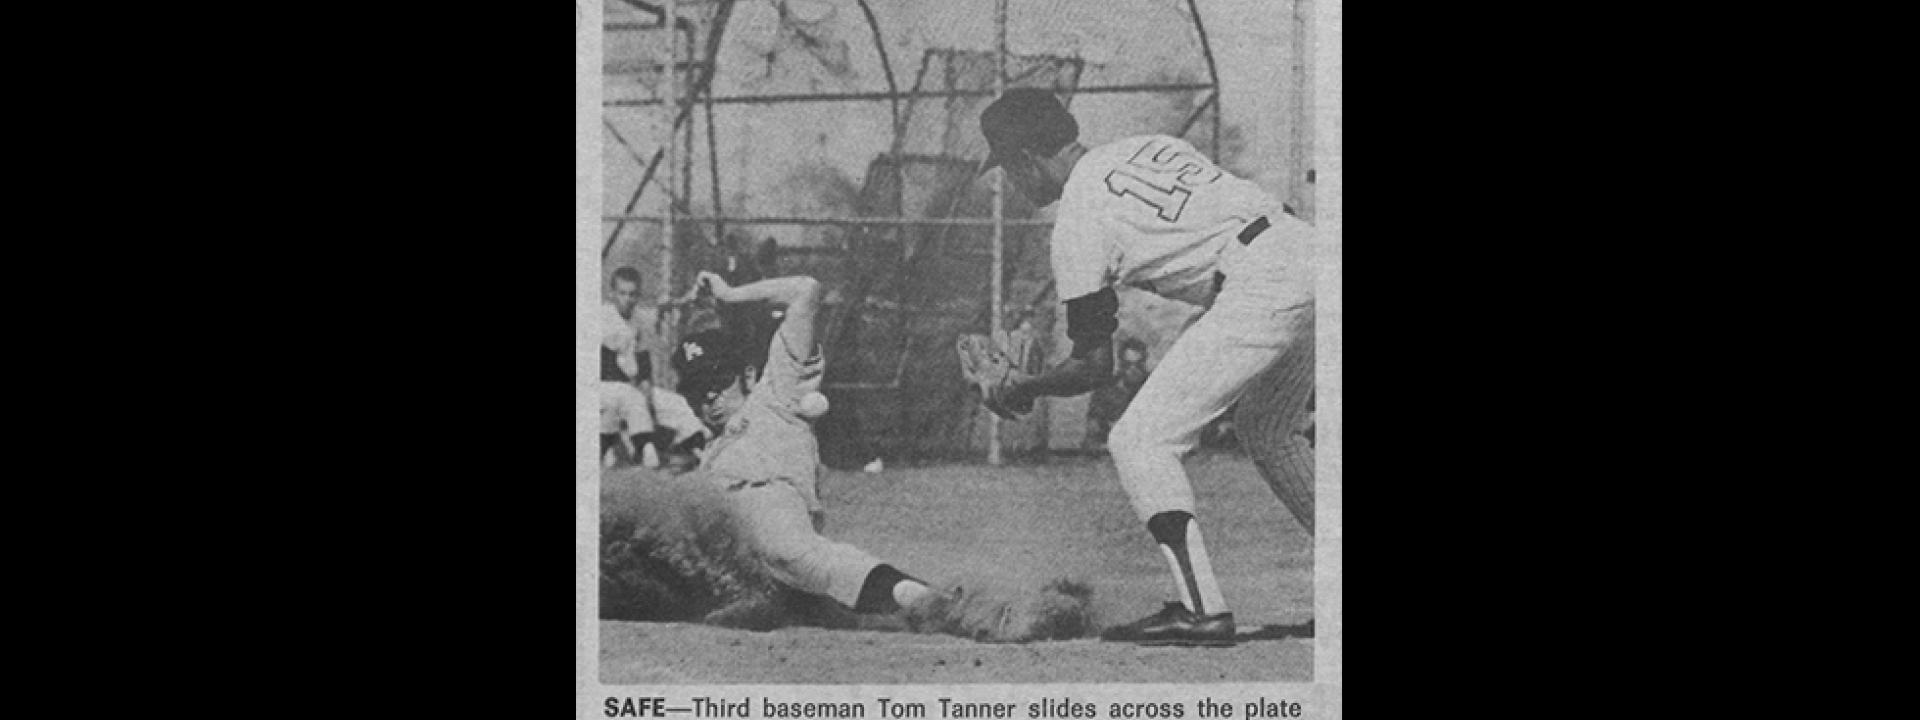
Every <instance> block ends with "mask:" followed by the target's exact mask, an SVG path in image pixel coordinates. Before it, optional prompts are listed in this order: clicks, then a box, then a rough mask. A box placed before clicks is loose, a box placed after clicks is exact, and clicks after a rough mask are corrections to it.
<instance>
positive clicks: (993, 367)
mask: <svg viewBox="0 0 1920 720" xmlns="http://www.w3.org/2000/svg"><path fill="white" fill-rule="evenodd" d="M955 349H956V350H958V351H959V353H960V374H961V375H962V376H964V377H966V379H967V382H969V383H972V384H973V386H974V387H975V388H978V389H979V390H980V404H982V405H985V406H986V408H987V409H988V410H990V411H992V412H993V414H995V415H999V416H1000V417H1002V418H1004V419H1007V420H1016V419H1019V417H1020V416H1021V415H1024V414H1026V413H1028V412H1031V411H1032V410H1033V395H1032V394H1031V393H1029V392H1027V391H1025V390H1024V389H1023V387H1024V383H1025V382H1026V380H1027V379H1028V375H1027V374H1026V373H1024V372H1021V371H1020V370H1019V369H1018V368H1016V367H1015V366H1014V364H1013V360H1012V359H1011V358H1009V357H1007V353H1006V352H1005V351H1004V350H1002V349H1001V348H1000V347H999V346H998V345H997V344H995V343H994V342H993V341H992V340H990V339H988V338H987V336H985V335H961V336H960V340H959V342H958V343H956V347H955Z"/></svg>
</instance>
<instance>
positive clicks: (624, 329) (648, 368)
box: [600, 267, 659, 467]
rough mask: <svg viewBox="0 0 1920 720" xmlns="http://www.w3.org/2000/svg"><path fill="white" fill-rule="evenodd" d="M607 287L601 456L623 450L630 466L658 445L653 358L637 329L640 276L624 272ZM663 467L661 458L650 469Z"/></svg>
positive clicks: (618, 272)
mask: <svg viewBox="0 0 1920 720" xmlns="http://www.w3.org/2000/svg"><path fill="white" fill-rule="evenodd" d="M607 285H608V288H607V289H608V291H609V292H608V296H609V297H608V300H609V301H608V302H605V303H601V305H600V326H601V335H600V455H601V457H602V458H605V457H606V455H607V452H608V451H609V450H615V449H618V450H620V451H622V452H623V453H624V456H625V457H626V458H627V461H629V462H631V461H635V460H640V459H641V458H643V457H644V455H645V453H643V451H642V449H643V448H645V447H647V446H649V445H650V444H651V443H652V442H653V437H654V417H653V416H654V408H653V355H652V353H648V352H646V351H645V350H643V349H642V348H643V347H644V345H643V344H642V342H641V337H640V332H639V330H638V329H636V328H635V327H634V326H633V311H634V308H636V307H638V306H639V304H640V271H638V270H635V269H633V268H631V267H622V268H620V269H618V270H615V271H614V272H613V278H612V279H610V280H609V281H608V282H607ZM656 452H657V451H656ZM616 464H617V461H616ZM658 464H659V462H658V460H657V458H656V459H655V460H654V461H653V462H651V463H648V466H649V467H653V466H657V465H658Z"/></svg>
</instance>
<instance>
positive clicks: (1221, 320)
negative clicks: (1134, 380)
mask: <svg viewBox="0 0 1920 720" xmlns="http://www.w3.org/2000/svg"><path fill="white" fill-rule="evenodd" d="M1275 219H1276V223H1275V224H1274V225H1273V227H1271V228H1270V229H1268V230H1267V231H1265V232H1263V233H1261V234H1260V235H1259V236H1257V237H1255V238H1253V239H1252V241H1250V242H1249V243H1247V244H1246V245H1244V246H1241V245H1239V244H1238V243H1235V244H1233V245H1232V246H1231V247H1229V248H1228V251H1227V253H1226V254H1225V255H1223V256H1222V258H1221V265H1220V267H1221V272H1222V274H1224V275H1226V282H1225V284H1224V286H1222V288H1221V290H1220V292H1219V294H1218V295H1216V296H1215V298H1214V302H1213V305H1212V307H1210V308H1209V309H1208V310H1207V311H1206V312H1205V313H1204V314H1202V315H1201V316H1200V318H1199V319H1198V320H1196V321H1195V322H1194V323H1193V324H1192V325H1191V326H1189V327H1188V328H1187V330H1186V332H1184V333H1182V334H1181V336H1180V338H1179V339H1178V340H1176V341H1174V344H1173V347H1172V348H1170V349H1169V350H1168V351H1167V354H1166V356H1165V357H1164V358H1162V359H1161V360H1160V363H1159V364H1158V365H1157V366H1155V367H1154V369H1153V373H1152V375H1150V376H1148V377H1147V382H1146V384H1145V385H1143V386H1142V387H1141V388H1140V393H1139V394H1138V395H1136V396H1135V397H1134V399H1133V402H1132V403H1131V404H1130V405H1129V406H1128V407H1127V410H1126V412H1125V413H1124V414H1123V415H1121V417H1120V421H1119V422H1118V423H1115V424H1114V426H1113V431H1112V433H1111V434H1110V435H1109V436H1108V443H1107V445H1108V447H1109V448H1110V449H1111V452H1112V455H1113V460H1114V466H1115V469H1116V470H1117V471H1118V474H1119V476H1120V483H1121V485H1122V486H1123V487H1124V488H1125V489H1126V492H1127V496H1128V497H1129V498H1130V499H1131V500H1132V501H1133V508H1134V511H1135V512H1136V513H1138V514H1139V516H1140V519H1141V520H1142V521H1144V520H1147V519H1149V518H1151V517H1153V516H1154V515H1156V514H1158V513H1162V512H1167V511H1172V510H1184V511H1187V512H1189V513H1191V512H1193V510H1194V497H1193V486H1192V484H1191V483H1190V482H1189V481H1188V479H1187V474H1186V470H1185V468H1183V467H1182V466H1181V458H1182V457H1183V456H1185V455H1186V453H1187V452H1189V451H1191V450H1193V448H1194V447H1195V445H1197V444H1198V442H1199V439H1200V433H1201V432H1202V431H1203V430H1204V429H1205V428H1206V427H1207V425H1208V424H1209V423H1211V422H1213V420H1214V419H1216V418H1218V417H1220V415H1221V414H1222V413H1225V412H1226V411H1227V409H1228V408H1230V407H1232V406H1233V404H1234V402H1235V401H1237V400H1239V399H1240V398H1241V396H1242V395H1243V394H1245V393H1246V392H1247V390H1248V388H1249V387H1251V386H1252V385H1253V384H1254V383H1255V382H1259V383H1262V384H1268V383H1273V384H1274V385H1269V386H1268V387H1266V388H1264V389H1265V390H1271V391H1272V392H1263V393H1261V395H1262V396H1263V397H1262V398H1261V399H1262V401H1263V402H1265V403H1266V404H1267V405H1268V406H1269V407H1263V408H1261V409H1260V411H1261V412H1263V413H1265V412H1271V413H1278V414H1280V418H1278V419H1279V420H1280V423H1279V425H1280V426H1281V427H1284V428H1291V429H1292V430H1291V431H1290V432H1286V433H1284V434H1283V435H1284V436H1283V437H1280V438H1249V437H1246V436H1244V434H1243V436H1242V437H1241V441H1242V442H1243V443H1245V442H1278V443H1280V446H1279V447H1278V448H1277V450H1278V452H1277V456H1278V457H1279V458H1280V460H1279V462H1277V463H1275V464H1274V465H1275V467H1273V468H1272V470H1273V471H1275V473H1276V474H1278V475H1279V476H1280V477H1277V478H1276V477H1268V478H1267V480H1268V482H1269V483H1271V484H1272V485H1273V486H1274V493H1275V495H1283V492H1282V489H1281V488H1282V487H1283V486H1285V485H1288V484H1292V485H1293V486H1295V487H1307V488H1311V487H1313V448H1312V446H1311V445H1309V444H1308V442H1307V439H1306V436H1305V435H1304V434H1303V433H1304V432H1305V430H1306V428H1307V400H1308V398H1309V397H1311V395H1312V394H1313V383H1314V358H1313V344H1314V338H1313V331H1314V327H1313V315H1314V305H1313V285H1312V283H1313V280H1312V271H1311V268H1308V267H1305V263H1304V262H1303V261H1302V258H1303V257H1304V256H1305V252H1304V250H1305V247H1306V243H1308V242H1310V241H1311V234H1312V231H1313V230H1312V228H1311V227H1310V226H1308V225H1306V224H1305V223H1302V222H1299V221H1297V220H1294V219H1292V218H1290V217H1286V216H1279V217H1277V218H1275ZM1309 527H1310V526H1309Z"/></svg>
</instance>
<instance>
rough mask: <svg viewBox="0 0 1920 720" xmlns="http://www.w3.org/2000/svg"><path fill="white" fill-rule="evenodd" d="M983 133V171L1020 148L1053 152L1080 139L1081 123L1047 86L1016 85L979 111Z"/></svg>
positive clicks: (993, 166)
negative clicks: (984, 150) (985, 141)
mask: <svg viewBox="0 0 1920 720" xmlns="http://www.w3.org/2000/svg"><path fill="white" fill-rule="evenodd" d="M980 134H981V135H985V136H986V137H987V149H988V152H987V160H986V162H984V163H981V164H980V172H982V173H984V172H986V171H988V170H992V169H994V168H996V167H999V166H1000V165H1002V164H1004V163H1006V161H1007V159H1008V158H1011V157H1013V156H1014V154H1015V153H1018V152H1019V151H1021V150H1031V151H1033V152H1035V153H1038V154H1040V155H1048V156H1050V155H1052V154H1054V153H1056V152H1059V151H1060V148H1063V147H1066V146H1067V143H1070V142H1073V141H1075V140H1078V139H1080V123H1079V122H1078V121H1075V120H1074V119H1073V114H1072V113H1069V112H1067V106H1065V105H1061V104H1060V99H1059V98H1056V97H1054V96H1053V92H1052V91H1050V90H1047V89H1046V88H1014V89H1012V90H1008V91H1007V92H1006V93H1005V94H1003V95H1001V96H1000V97H999V99H997V100H994V101H993V104H991V105H988V106H987V109H986V110H985V111H982V112H981V113H980Z"/></svg>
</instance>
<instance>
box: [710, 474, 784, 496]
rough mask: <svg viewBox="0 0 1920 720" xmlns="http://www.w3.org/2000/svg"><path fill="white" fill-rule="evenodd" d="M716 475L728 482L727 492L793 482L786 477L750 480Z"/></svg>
mask: <svg viewBox="0 0 1920 720" xmlns="http://www.w3.org/2000/svg"><path fill="white" fill-rule="evenodd" d="M714 475H715V476H717V477H719V478H721V479H723V480H727V481H728V482H727V485H726V488H725V489H726V491H727V492H733V491H736V490H745V489H747V488H757V487H766V486H768V485H772V484H774V483H777V482H791V481H790V480H788V479H787V478H784V477H770V478H760V479H758V480H749V479H747V478H742V477H735V476H732V475H724V474H721V473H714Z"/></svg>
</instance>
